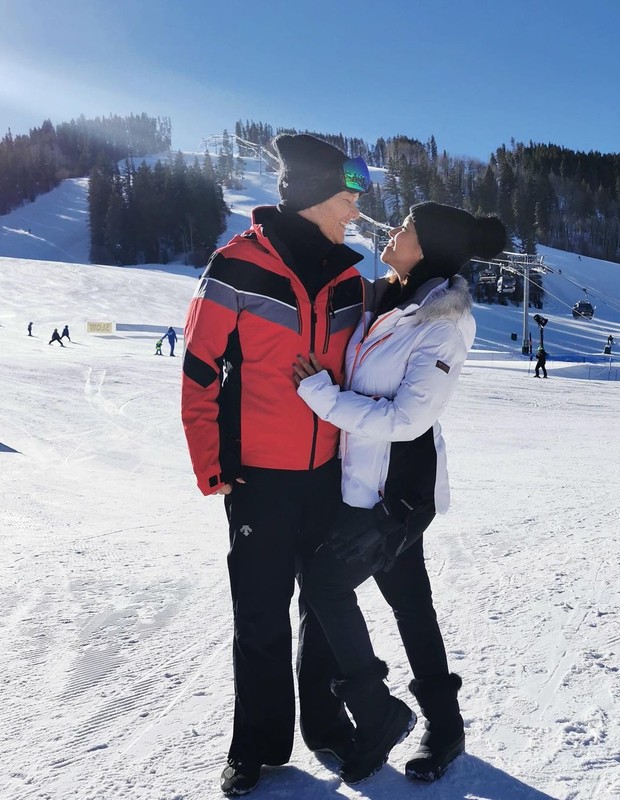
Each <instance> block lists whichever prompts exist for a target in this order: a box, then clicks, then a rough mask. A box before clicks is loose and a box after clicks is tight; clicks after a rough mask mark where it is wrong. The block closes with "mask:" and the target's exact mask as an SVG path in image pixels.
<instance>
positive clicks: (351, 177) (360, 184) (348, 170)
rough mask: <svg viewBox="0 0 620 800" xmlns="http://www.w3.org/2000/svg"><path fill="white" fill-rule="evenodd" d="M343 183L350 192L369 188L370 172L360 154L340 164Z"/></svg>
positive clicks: (365, 190) (364, 190)
mask: <svg viewBox="0 0 620 800" xmlns="http://www.w3.org/2000/svg"><path fill="white" fill-rule="evenodd" d="M342 172H343V174H344V185H345V186H346V187H347V189H349V190H350V191H352V192H360V194H361V193H363V192H367V191H368V189H369V188H370V173H369V172H368V166H367V165H366V162H365V161H364V159H363V158H362V157H361V156H357V157H356V158H350V159H349V160H348V161H345V162H344V164H343V165H342Z"/></svg>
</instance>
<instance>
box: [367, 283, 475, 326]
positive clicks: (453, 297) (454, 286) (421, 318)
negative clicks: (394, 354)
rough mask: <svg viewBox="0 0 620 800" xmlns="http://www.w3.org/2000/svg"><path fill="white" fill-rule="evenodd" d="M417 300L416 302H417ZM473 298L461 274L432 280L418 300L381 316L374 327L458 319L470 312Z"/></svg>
mask: <svg viewBox="0 0 620 800" xmlns="http://www.w3.org/2000/svg"><path fill="white" fill-rule="evenodd" d="M416 301H417V302H416ZM471 309H472V299H471V294H470V293H469V287H468V285H467V281H466V280H465V278H463V277H462V276H461V275H454V276H453V277H452V278H448V279H447V280H444V279H441V278H433V279H431V280H429V281H427V282H426V283H424V284H423V285H422V286H420V288H419V289H418V290H417V292H416V293H415V301H410V302H408V303H406V304H403V305H402V306H396V307H395V308H394V309H392V311H388V312H386V313H385V314H382V315H381V316H380V317H378V319H377V320H376V322H375V324H374V325H373V333H374V332H375V331H376V330H377V329H381V328H384V325H385V327H389V328H392V327H396V326H397V325H421V324H422V323H424V322H431V321H434V320H439V319H451V320H455V321H456V320H459V319H461V317H463V316H465V315H466V314H468V313H471Z"/></svg>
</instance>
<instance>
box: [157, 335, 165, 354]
mask: <svg viewBox="0 0 620 800" xmlns="http://www.w3.org/2000/svg"><path fill="white" fill-rule="evenodd" d="M163 343H164V342H163V339H159V340H158V341H157V342H155V355H156V356H163V353H162V351H161V346H162V344H163Z"/></svg>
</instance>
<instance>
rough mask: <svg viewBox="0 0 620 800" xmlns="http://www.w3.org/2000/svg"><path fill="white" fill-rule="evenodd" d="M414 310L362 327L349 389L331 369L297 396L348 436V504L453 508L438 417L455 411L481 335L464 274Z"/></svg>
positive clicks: (344, 441)
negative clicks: (451, 404) (452, 405)
mask: <svg viewBox="0 0 620 800" xmlns="http://www.w3.org/2000/svg"><path fill="white" fill-rule="evenodd" d="M427 286H428V290H427V293H426V295H425V296H424V297H423V299H422V300H421V301H420V303H419V304H418V303H412V302H410V303H409V304H408V305H406V306H405V307H396V308H395V309H393V310H392V311H389V312H387V313H385V314H383V315H381V316H379V317H378V318H377V319H376V321H375V322H374V323H373V324H372V325H371V326H370V328H369V330H367V331H366V330H365V329H366V327H367V325H368V323H369V321H370V319H371V317H372V315H371V314H370V313H367V315H366V318H365V319H363V320H362V321H360V324H359V325H358V327H357V329H356V331H355V333H354V334H353V336H352V337H351V340H350V342H349V346H348V349H347V355H346V385H345V388H344V389H342V390H341V389H340V387H339V386H337V385H334V384H333V383H332V381H331V378H330V376H329V373H328V372H327V371H325V370H323V371H322V372H319V373H318V374H316V375H312V376H310V377H308V378H306V379H304V380H303V381H302V382H301V384H300V386H299V388H298V394H299V395H300V396H301V397H302V399H303V400H304V401H305V402H306V403H307V404H308V405H309V406H310V408H312V410H313V411H314V412H315V413H316V414H317V415H318V416H319V417H320V418H321V419H323V420H327V421H328V422H331V423H332V424H333V425H335V426H336V427H338V428H340V429H341V430H342V432H343V433H342V434H341V439H340V456H341V459H342V495H343V499H344V501H345V503H347V504H348V505H351V506H357V507H361V508H372V507H373V506H374V505H375V504H376V503H377V502H378V501H379V499H380V498H385V499H386V500H387V501H388V502H389V503H391V504H392V506H393V507H394V504H396V505H398V503H399V502H400V503H402V504H403V505H404V506H405V508H406V509H407V510H410V509H411V508H416V507H420V505H422V506H424V507H425V508H434V510H435V511H437V512H439V513H445V512H446V511H447V510H448V507H449V505H450V489H449V484H448V471H447V463H446V450H445V443H444V440H443V437H442V435H441V427H440V425H439V422H438V419H439V417H440V415H441V413H442V412H443V410H444V409H445V407H446V406H447V404H448V401H449V400H450V398H451V396H452V394H453V392H454V390H455V388H456V384H457V381H458V377H459V374H460V372H461V368H462V366H463V363H464V362H465V358H466V356H467V353H468V352H469V350H470V348H471V346H472V344H473V341H474V336H475V332H476V324H475V321H474V318H473V315H472V313H471V306H472V301H471V296H470V294H469V290H468V288H467V282H466V281H465V280H464V278H462V277H461V276H460V275H456V276H455V277H453V278H451V279H450V280H444V281H442V282H441V283H440V284H439V285H436V281H431V282H429V284H426V285H425V286H423V287H421V294H424V290H425V289H426V288H427Z"/></svg>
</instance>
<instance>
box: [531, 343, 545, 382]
mask: <svg viewBox="0 0 620 800" xmlns="http://www.w3.org/2000/svg"><path fill="white" fill-rule="evenodd" d="M546 363H547V353H546V351H545V348H544V347H543V346H542V345H540V346H539V348H538V350H537V351H536V366H535V367H534V377H535V378H540V375H539V374H538V373H539V371H540V370H541V369H542V371H543V378H546V377H547V367H546V366H545V364H546Z"/></svg>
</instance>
